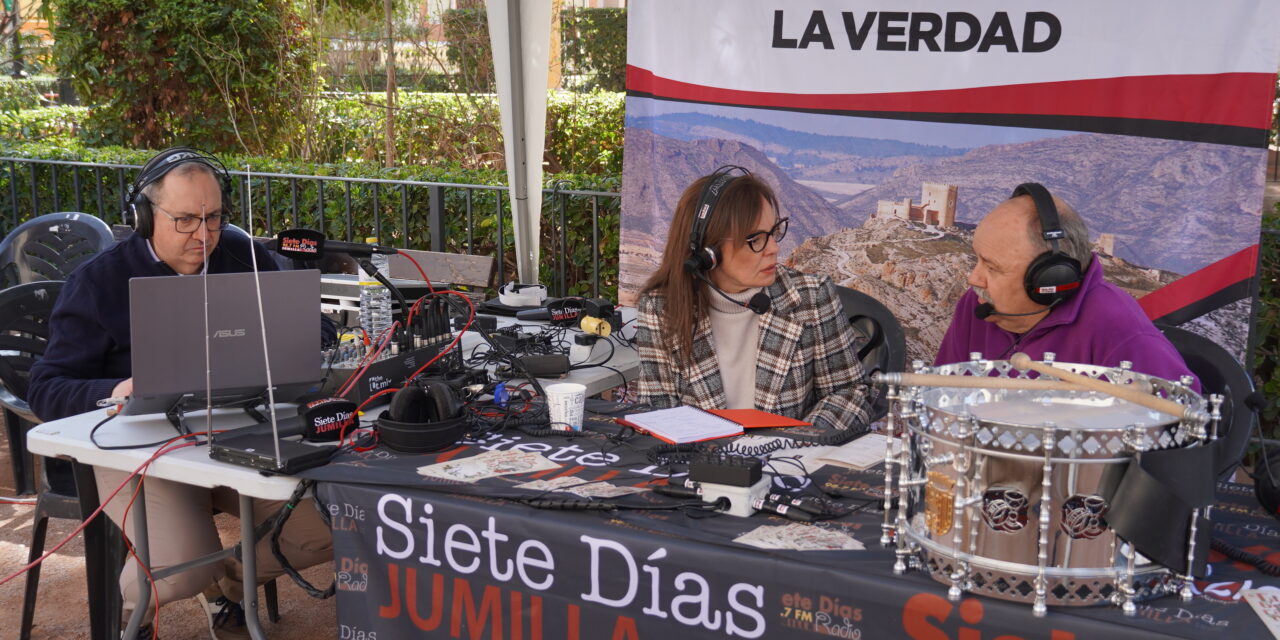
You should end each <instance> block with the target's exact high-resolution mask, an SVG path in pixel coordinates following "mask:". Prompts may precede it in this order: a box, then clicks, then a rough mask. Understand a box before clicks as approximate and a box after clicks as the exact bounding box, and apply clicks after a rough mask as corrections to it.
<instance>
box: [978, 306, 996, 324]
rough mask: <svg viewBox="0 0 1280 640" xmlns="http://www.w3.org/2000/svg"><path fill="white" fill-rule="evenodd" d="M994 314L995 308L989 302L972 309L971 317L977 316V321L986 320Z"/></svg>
mask: <svg viewBox="0 0 1280 640" xmlns="http://www.w3.org/2000/svg"><path fill="white" fill-rule="evenodd" d="M995 312H996V307H995V305H993V304H991V303H990V302H984V303H982V304H980V305H978V306H976V307H974V308H973V315H975V316H978V319H979V320H986V319H987V318H988V317H990V316H991V315H992V314H994V313H995Z"/></svg>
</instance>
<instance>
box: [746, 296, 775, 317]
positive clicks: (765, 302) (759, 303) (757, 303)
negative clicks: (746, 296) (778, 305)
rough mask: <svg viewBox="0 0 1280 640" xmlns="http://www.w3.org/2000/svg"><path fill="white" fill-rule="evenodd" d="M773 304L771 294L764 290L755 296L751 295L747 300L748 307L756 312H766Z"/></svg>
mask: <svg viewBox="0 0 1280 640" xmlns="http://www.w3.org/2000/svg"><path fill="white" fill-rule="evenodd" d="M772 305H773V301H772V300H770V299H769V295H768V294H766V293H765V292H763V291H761V292H760V293H757V294H755V295H754V296H751V299H750V300H748V301H747V308H748V309H750V310H752V311H754V312H756V313H757V314H763V313H764V312H766V311H768V310H769V307H770V306H772Z"/></svg>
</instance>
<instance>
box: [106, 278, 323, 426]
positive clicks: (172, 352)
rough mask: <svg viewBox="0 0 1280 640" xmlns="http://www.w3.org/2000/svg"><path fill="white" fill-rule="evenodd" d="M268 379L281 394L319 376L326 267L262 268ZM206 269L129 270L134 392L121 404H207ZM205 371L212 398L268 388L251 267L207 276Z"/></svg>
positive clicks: (302, 388) (300, 389)
mask: <svg viewBox="0 0 1280 640" xmlns="http://www.w3.org/2000/svg"><path fill="white" fill-rule="evenodd" d="M258 277H259V279H260V280H261V286H262V317H263V318H265V320H266V330H267V351H268V353H269V354H270V359H271V382H272V384H273V385H274V386H275V399H276V401H277V402H288V401H291V400H294V399H296V398H297V397H298V396H300V395H302V394H303V393H305V392H306V391H308V390H310V389H312V388H314V387H315V386H316V383H317V382H318V381H319V372H320V367H319V366H318V364H319V363H320V361H321V357H320V272H319V271H317V270H315V269H308V270H302V271H265V272H261V273H259V274H258ZM203 279H204V276H200V275H191V276H163V277H155V278H133V279H132V280H130V281H129V328H130V333H131V337H132V342H133V353H132V357H133V396H132V397H130V398H129V400H128V402H126V403H125V406H124V409H123V411H122V413H124V414H126V415H137V414H144V413H164V412H168V411H169V410H171V409H172V408H174V407H175V406H177V405H179V404H181V405H182V408H183V409H184V410H186V411H191V410H196V409H203V408H204V406H205V398H206V393H205V389H206V380H205V335H206V334H205V299H204V295H205V283H204V282H203ZM208 279H209V281H208V291H209V300H208V313H209V331H208V336H209V337H208V341H209V360H210V362H211V367H210V369H209V380H210V381H211V384H210V385H209V388H210V389H212V396H213V399H214V404H215V405H217V404H220V403H225V402H229V401H233V400H237V399H247V398H251V397H253V396H255V395H259V394H264V393H265V392H266V387H267V369H266V364H265V359H264V357H263V348H262V322H260V320H259V315H258V294H257V289H256V287H255V285H254V274H253V273H223V274H215V275H210V276H208Z"/></svg>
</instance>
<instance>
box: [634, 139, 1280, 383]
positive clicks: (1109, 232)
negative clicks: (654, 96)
mask: <svg viewBox="0 0 1280 640" xmlns="http://www.w3.org/2000/svg"><path fill="white" fill-rule="evenodd" d="M639 125H642V126H639ZM788 134H789V135H788ZM969 137H970V138H972V136H969ZM1262 162H1263V157H1262V155H1261V152H1260V151H1259V150H1256V149H1248V148H1241V147H1232V146H1228V145H1211V144H1202V143H1191V142H1180V141H1172V140H1159V139H1153V138H1136V137H1126V136H1116V135H1103V134H1066V135H1063V134H1061V133H1059V134H1058V135H1057V136H1056V137H1044V138H1037V139H1033V140H1029V141H1024V142H1016V143H1009V144H987V145H981V146H976V147H972V148H969V149H965V148H960V147H957V146H955V145H950V146H949V145H946V144H941V143H940V144H937V145H929V144H920V143H919V142H918V141H917V142H907V141H897V140H880V139H873V138H868V137H855V136H848V135H831V136H822V135H818V134H813V133H808V132H803V131H790V130H788V129H786V128H783V127H777V126H773V125H769V124H764V123H760V122H755V121H752V120H744V119H737V118H728V117H717V116H710V115H707V114H667V115H665V116H661V117H644V118H629V119H628V127H627V130H626V166H625V168H624V172H625V174H626V175H627V176H629V177H634V179H629V180H626V181H624V183H623V206H624V211H625V214H624V216H623V224H622V226H623V228H622V242H621V248H620V254H621V255H620V258H621V273H620V281H621V287H620V291H619V298H620V301H621V302H622V303H623V304H634V303H635V294H636V292H637V291H638V289H639V287H640V286H641V284H643V282H644V281H645V280H646V279H647V278H648V277H649V275H650V274H651V273H652V272H653V269H654V268H655V267H656V266H657V264H658V263H659V260H660V258H661V253H662V250H663V246H664V244H665V241H666V236H667V230H668V228H669V223H670V219H671V215H672V208H673V207H674V206H675V203H676V202H677V201H678V200H679V197H680V194H681V192H682V191H683V190H684V188H685V187H686V186H687V185H688V184H689V183H690V182H692V181H693V180H695V179H696V178H697V177H699V176H701V175H704V174H706V173H708V172H709V171H711V170H712V169H714V168H715V167H718V166H721V165H726V164H736V165H741V166H743V167H746V168H747V169H748V170H750V171H751V172H752V173H753V174H756V175H758V176H760V177H762V178H763V179H764V180H765V181H766V182H768V183H769V184H770V185H771V186H772V187H773V188H774V189H775V191H776V192H777V194H778V199H779V202H780V203H781V209H782V215H787V216H790V217H791V232H790V234H789V235H788V237H787V239H786V240H785V241H784V242H783V243H782V253H781V256H782V259H783V260H784V261H786V262H787V263H789V264H792V265H794V266H796V267H797V268H799V269H801V270H803V271H808V272H812V273H823V274H828V275H830V276H831V277H832V279H833V280H834V281H835V282H836V283H837V284H841V285H844V286H848V287H851V288H854V289H858V290H860V291H863V292H865V293H868V294H870V295H872V296H874V297H876V298H877V299H879V300H881V301H883V302H884V303H885V304H886V305H887V306H889V308H890V309H892V310H893V312H894V313H895V314H896V315H897V317H898V318H899V320H900V321H901V322H902V324H903V326H904V329H905V330H906V332H907V337H908V344H909V345H910V346H909V351H910V357H911V358H919V359H922V360H926V361H928V360H931V359H932V356H933V352H934V351H935V350H936V348H937V345H938V344H939V342H940V341H941V339H942V335H943V333H944V332H945V330H946V327H947V324H948V323H949V321H950V316H951V310H952V308H953V306H954V304H955V302H956V300H957V299H958V298H959V296H960V295H961V294H962V293H963V292H964V291H965V289H966V288H967V285H966V283H965V280H966V276H967V274H968V272H969V270H970V269H971V268H972V266H973V261H974V258H973V256H972V250H971V248H970V244H971V240H972V229H973V227H974V226H975V225H976V223H977V222H978V221H979V220H980V219H981V218H982V217H983V216H984V215H985V214H986V212H988V211H989V210H991V209H992V208H993V207H994V206H995V205H997V204H998V203H999V202H1000V201H1001V200H1003V199H1005V198H1006V197H1008V194H1009V192H1010V191H1011V190H1012V188H1013V187H1014V186H1016V185H1017V184H1019V183H1021V182H1026V181H1039V182H1042V183H1044V184H1045V185H1047V186H1048V187H1049V188H1050V189H1051V190H1052V191H1053V193H1054V194H1055V195H1057V196H1059V197H1061V198H1063V199H1064V200H1066V201H1067V202H1069V203H1071V204H1072V205H1073V206H1074V207H1075V208H1076V209H1077V210H1078V211H1079V212H1080V213H1081V214H1082V215H1083V216H1084V218H1085V220H1086V222H1087V223H1088V225H1089V230H1090V235H1091V238H1093V239H1094V240H1095V241H1098V240H1099V239H1100V238H1104V239H1105V241H1104V242H1102V244H1101V245H1099V246H1098V247H1097V249H1098V250H1099V252H1100V255H1101V256H1102V259H1103V261H1104V268H1105V270H1106V273H1107V277H1108V279H1109V280H1110V281H1112V282H1114V283H1115V284H1117V285H1118V286H1120V287H1122V288H1124V289H1126V290H1128V291H1129V292H1130V293H1132V294H1133V295H1134V296H1135V297H1141V296H1142V295H1145V294H1146V293H1148V292H1150V291H1153V290H1155V289H1157V288H1159V287H1161V286H1164V285H1165V284H1168V283H1170V282H1172V281H1174V280H1176V279H1177V278H1179V277H1180V276H1181V275H1185V274H1187V273H1191V272H1193V271H1196V270H1198V269H1201V268H1203V267H1205V266H1206V265H1209V264H1211V263H1213V262H1215V261H1217V260H1220V259H1222V258H1223V257H1225V256H1228V255H1231V254H1232V253H1235V252H1236V251H1239V250H1240V249H1243V248H1245V247H1247V246H1250V245H1252V244H1254V243H1256V242H1257V237H1258V229H1259V225H1260V207H1261V197H1260V196H1259V195H1258V194H1260V193H1261V191H1262V187H1263V173H1262V166H1263V165H1262ZM1254 166H1257V167H1258V170H1257V171H1254V170H1252V169H1251V168H1250V167H1254ZM926 184H933V185H946V186H944V187H943V188H944V189H945V188H950V187H955V189H954V193H953V195H954V198H953V199H954V202H955V205H954V213H955V218H954V219H955V224H954V225H953V226H946V227H942V226H935V225H929V224H924V223H923V222H921V221H916V222H912V221H909V220H907V219H904V217H909V216H906V214H901V215H903V216H904V217H893V216H889V215H885V214H884V213H883V211H884V203H886V202H891V203H899V204H901V203H904V202H905V201H907V200H908V199H909V200H910V203H907V204H910V205H911V207H906V208H907V209H910V208H912V207H914V208H915V209H919V208H920V206H921V205H922V204H923V202H922V201H923V199H924V197H925V194H923V193H922V188H924V185H926ZM903 206H905V205H903ZM900 208H901V207H900ZM877 211H880V212H881V214H880V215H879V216H878V217H877V215H876V214H877ZM911 215H915V214H914V213H912V214H911ZM917 220H920V219H919V218H917ZM1104 234H1105V235H1104ZM1210 239H1212V241H1209V240H1210ZM1248 310H1249V305H1248V304H1247V303H1237V304H1235V305H1231V306H1229V307H1226V308H1224V309H1221V310H1219V311H1217V312H1214V313H1213V314H1210V315H1209V316H1205V317H1204V318H1201V319H1199V320H1198V321H1197V322H1196V323H1195V328H1194V330H1195V331H1196V332H1197V333H1201V334H1204V335H1208V336H1210V337H1212V338H1213V339H1214V340H1216V341H1218V342H1219V343H1221V344H1224V345H1227V346H1228V348H1229V349H1230V350H1232V351H1233V352H1234V353H1237V354H1240V355H1243V353H1244V351H1245V343H1246V341H1247V335H1246V333H1247V327H1248Z"/></svg>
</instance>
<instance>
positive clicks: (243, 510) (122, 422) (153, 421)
mask: <svg viewBox="0 0 1280 640" xmlns="http://www.w3.org/2000/svg"><path fill="white" fill-rule="evenodd" d="M278 411H289V412H293V411H294V409H293V407H292V405H281V406H280V407H278ZM215 413H216V415H215V417H214V428H215V429H229V428H234V427H237V426H245V425H247V424H251V423H252V420H251V419H250V418H249V417H248V416H247V415H245V414H244V413H243V412H239V411H234V410H217V411H216V412H215ZM106 416H107V413H106V410H105V409H102V410H98V411H91V412H89V413H84V414H81V415H78V416H72V417H70V418H64V419H62V420H55V421H53V422H46V423H44V424H41V425H38V426H36V427H35V428H33V429H32V430H31V431H29V432H28V434H27V447H28V449H30V450H31V452H32V453H34V454H37V455H42V456H48V457H64V458H71V459H73V460H75V461H76V462H79V463H82V464H87V465H93V466H98V467H106V468H110V469H118V470H121V471H133V470H134V469H136V468H138V466H140V465H141V464H142V463H143V462H145V461H146V460H147V458H149V457H151V455H152V454H154V453H155V451H156V449H157V448H158V447H148V448H144V449H128V450H102V449H99V448H98V447H97V446H95V445H94V444H93V443H92V442H91V441H90V440H89V432H90V430H91V429H92V428H93V427H94V425H96V424H98V422H100V421H101V420H102V419H103V418H105V417H106ZM193 422H195V421H194V420H193ZM193 426H195V427H196V428H198V429H201V430H203V428H204V425H203V419H202V418H201V419H199V424H198V425H196V424H193ZM176 435H177V434H176V432H175V431H174V429H173V426H172V425H170V424H169V422H168V420H167V419H166V418H165V417H164V416H163V415H144V416H117V417H116V418H115V419H114V420H112V421H111V422H109V423H107V424H106V425H104V426H103V427H102V428H101V429H99V430H98V433H97V435H96V438H97V440H98V442H99V443H100V444H103V445H108V446H110V445H128V444H135V443H138V444H140V443H147V442H156V441H160V440H165V439H168V438H172V437H174V436H176ZM147 477H150V478H160V479H164V480H172V481H175V482H181V483H183V484H188V485H192V486H196V487H206V488H209V489H213V488H215V487H228V488H230V489H232V490H234V491H236V492H237V493H238V494H239V495H240V514H241V516H240V536H241V540H253V539H254V530H253V529H254V528H253V500H252V499H253V498H265V499H270V500H287V499H288V498H289V497H290V496H291V495H292V494H293V491H294V489H295V488H296V487H297V485H298V479H297V478H292V477H288V476H265V475H262V474H260V473H258V472H257V471H256V470H253V469H249V468H246V467H240V466H236V465H232V464H227V463H224V462H218V461H216V460H212V459H210V458H209V448H208V447H207V446H203V445H201V446H194V447H187V448H184V449H179V450H177V451H174V452H171V453H168V454H166V455H163V456H160V457H159V458H157V459H156V460H155V462H152V463H151V466H150V468H149V469H148V470H147ZM136 482H137V480H136V478H135V479H134V483H135V486H136ZM144 486H145V484H144ZM122 495H124V496H125V499H127V492H126V491H122V492H121V494H117V496H116V499H117V500H119V499H121V496H122ZM144 503H145V501H144V500H138V501H136V502H135V503H134V511H133V513H132V514H131V516H130V517H136V518H137V519H138V520H139V523H140V524H141V526H140V527H139V529H140V530H142V531H143V532H145V531H146V509H145V507H144ZM99 517H103V518H105V517H106V515H101V516H99ZM134 543H135V546H136V547H137V550H138V555H139V556H140V557H141V558H142V559H143V562H144V563H145V562H146V559H147V540H146V536H145V535H140V536H138V539H135V540H134ZM223 555H225V550H224V554H219V555H218V556H216V557H215V558H214V559H218V558H221V557H223ZM241 557H242V562H243V565H244V575H245V577H246V580H245V582H246V585H253V584H256V579H253V580H250V579H248V578H249V577H250V576H256V575H257V559H256V551H255V549H254V545H253V544H247V545H242V546H241ZM140 573H141V570H140ZM108 579H114V578H113V577H108ZM140 579H142V580H143V581H144V582H145V580H146V578H145V575H141V576H140ZM142 592H143V594H144V595H143V596H142V597H143V600H142V606H140V607H138V608H137V609H136V610H135V612H134V616H133V619H132V620H131V621H130V626H129V628H128V629H127V630H126V634H125V635H124V637H129V638H131V637H133V635H132V633H133V632H134V631H135V630H136V628H137V626H138V625H139V624H140V623H141V617H142V615H143V614H144V613H145V612H146V603H147V601H148V599H149V598H150V596H151V592H150V591H149V590H145V589H144V590H142ZM257 593H258V592H257V589H255V588H248V587H246V589H245V602H244V603H243V604H244V608H245V620H246V623H247V625H248V627H249V632H250V635H252V636H253V637H254V638H258V639H261V638H264V637H265V636H264V634H263V632H262V627H261V625H260V623H259V621H258V595H257ZM91 622H94V623H98V622H100V621H91ZM100 626H101V625H98V626H96V627H95V629H94V637H95V638H100V637H107V636H106V635H100V634H102V633H106V634H110V637H116V636H115V635H114V634H115V632H116V630H114V629H99V628H98V627H100Z"/></svg>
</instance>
